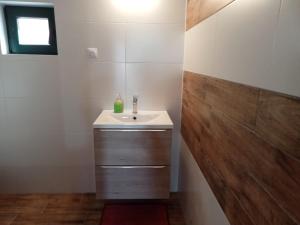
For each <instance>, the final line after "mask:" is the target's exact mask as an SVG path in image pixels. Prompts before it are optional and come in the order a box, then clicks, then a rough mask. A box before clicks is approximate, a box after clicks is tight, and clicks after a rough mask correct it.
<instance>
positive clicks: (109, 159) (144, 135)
mask: <svg viewBox="0 0 300 225" xmlns="http://www.w3.org/2000/svg"><path fill="white" fill-rule="evenodd" d="M171 142H172V130H114V129H94V152H95V166H96V167H95V171H96V173H95V174H96V194H97V198H99V199H166V198H169V189H170V149H171Z"/></svg>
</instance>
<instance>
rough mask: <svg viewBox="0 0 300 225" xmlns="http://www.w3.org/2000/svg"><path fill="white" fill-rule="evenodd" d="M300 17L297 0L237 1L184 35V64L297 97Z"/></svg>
mask: <svg viewBox="0 0 300 225" xmlns="http://www.w3.org/2000/svg"><path fill="white" fill-rule="evenodd" d="M299 21H300V2H299V1H298V0H261V1H253V0H236V1H234V2H233V3H232V4H230V5H229V6H227V7H225V8H224V9H223V10H221V11H219V12H218V13H216V14H215V15H213V16H211V17H209V18H208V19H206V20H205V21H203V22H201V23H199V24H198V25H196V26H195V27H193V28H192V29H190V30H189V31H188V32H187V33H186V35H187V37H186V39H185V46H186V47H185V54H184V55H185V59H184V68H185V69H186V70H189V71H193V72H196V73H200V74H205V75H210V76H216V77H219V78H222V79H225V80H231V81H235V82H239V83H244V84H248V85H252V86H256V87H260V88H264V89H269V90H274V91H278V92H283V93H286V94H291V95H296V96H300V88H299V87H300V76H299V71H300V64H299V62H300V45H299V37H300V27H299ZM189 46H192V47H189Z"/></svg>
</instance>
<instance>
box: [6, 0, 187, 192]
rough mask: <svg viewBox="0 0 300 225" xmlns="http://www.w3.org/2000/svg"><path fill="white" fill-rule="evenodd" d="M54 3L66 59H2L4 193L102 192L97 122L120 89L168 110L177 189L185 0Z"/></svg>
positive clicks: (60, 47) (144, 106)
mask: <svg viewBox="0 0 300 225" xmlns="http://www.w3.org/2000/svg"><path fill="white" fill-rule="evenodd" d="M30 2H32V0H31V1H30ZM39 2H48V1H46V0H40V1H39ZM49 2H52V3H54V5H55V14H56V28H57V36H58V51H59V55H58V56H28V55H14V56H13V55H0V180H1V185H0V192H91V191H94V169H93V151H92V146H93V135H92V122H93V121H94V120H95V119H96V117H97V116H98V115H99V113H100V112H101V110H102V109H109V108H112V104H113V101H114V99H115V97H116V95H117V94H118V93H121V95H122V97H123V98H124V99H125V100H126V102H127V103H128V104H127V105H126V108H127V109H130V108H131V104H130V102H131V96H132V95H133V94H138V95H139V96H140V102H139V106H140V108H141V109H159V110H164V109H166V110H169V112H170V114H171V116H172V118H173V120H174V121H175V125H176V131H175V132H174V138H175V139H174V142H173V144H174V146H173V158H172V163H173V168H172V177H173V179H172V188H173V190H175V189H176V187H177V174H178V154H179V153H178V151H179V148H178V145H177V144H178V132H179V124H180V91H179V90H180V87H181V76H182V60H183V59H182V58H183V57H182V55H183V42H184V41H183V36H184V11H185V7H184V6H185V0H158V3H159V6H158V7H157V8H154V9H153V11H152V12H147V13H136V12H131V11H128V10H124V9H120V8H118V7H116V5H115V4H114V3H115V2H116V0H49ZM88 47H96V48H98V49H99V57H98V58H97V59H88V58H87V54H86V48H88Z"/></svg>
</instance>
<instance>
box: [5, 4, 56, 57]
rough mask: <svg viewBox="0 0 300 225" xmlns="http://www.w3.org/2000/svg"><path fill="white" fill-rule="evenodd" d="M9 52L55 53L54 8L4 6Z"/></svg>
mask: <svg viewBox="0 0 300 225" xmlns="http://www.w3.org/2000/svg"><path fill="white" fill-rule="evenodd" d="M4 13H5V19H6V28H7V38H8V45H9V53H11V54H43V55H57V44H56V31H55V19H54V9H53V8H49V7H48V8H46V7H26V6H5V7H4Z"/></svg>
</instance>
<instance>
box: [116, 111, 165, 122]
mask: <svg viewBox="0 0 300 225" xmlns="http://www.w3.org/2000/svg"><path fill="white" fill-rule="evenodd" d="M159 115H160V114H159V113H152V114H133V113H122V114H117V113H112V114H111V116H112V117H113V118H115V119H116V120H118V121H120V122H138V123H142V122H149V121H151V120H154V119H155V118H157V117H158V116H159Z"/></svg>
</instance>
